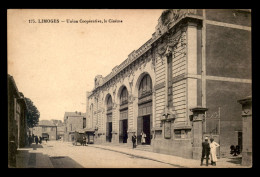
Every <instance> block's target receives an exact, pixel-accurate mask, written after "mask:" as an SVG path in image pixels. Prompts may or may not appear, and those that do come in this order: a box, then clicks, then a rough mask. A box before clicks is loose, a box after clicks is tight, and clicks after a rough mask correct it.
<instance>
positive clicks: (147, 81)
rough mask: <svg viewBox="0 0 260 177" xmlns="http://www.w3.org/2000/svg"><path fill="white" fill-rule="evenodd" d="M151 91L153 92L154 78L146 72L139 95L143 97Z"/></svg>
mask: <svg viewBox="0 0 260 177" xmlns="http://www.w3.org/2000/svg"><path fill="white" fill-rule="evenodd" d="M150 93H152V80H151V77H150V76H149V75H148V74H146V75H145V76H144V77H143V78H142V80H141V83H140V86H139V92H138V96H139V97H142V96H145V95H147V94H150Z"/></svg>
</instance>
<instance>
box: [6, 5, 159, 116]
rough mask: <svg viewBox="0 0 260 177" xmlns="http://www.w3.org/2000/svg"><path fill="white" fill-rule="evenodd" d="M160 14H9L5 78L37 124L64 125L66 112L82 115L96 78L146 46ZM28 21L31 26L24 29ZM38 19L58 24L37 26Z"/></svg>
mask: <svg viewBox="0 0 260 177" xmlns="http://www.w3.org/2000/svg"><path fill="white" fill-rule="evenodd" d="M162 11H163V10H160V9H155V10H151V9H149V10H148V9H146V10H116V9H113V10H111V9H110V10H108V9H107V10H104V9H102V10H101V9H99V10H98V9H96V10H94V9H92V10H90V9H88V10H72V9H70V10H57V9H56V10H55V9H53V10H46V9H41V10H39V9H38V10H36V9H34V10H33V9H30V10H26V9H19V10H15V9H12V10H8V12H7V33H8V34H7V35H8V42H7V49H8V51H7V55H8V59H7V61H8V74H10V75H12V76H13V77H14V80H15V82H16V85H17V87H18V90H19V91H20V92H22V93H23V94H24V96H25V97H27V98H30V99H31V100H32V101H33V103H34V105H35V106H36V107H37V108H38V110H39V112H40V120H50V119H57V120H63V116H64V113H65V112H75V111H78V112H84V113H85V112H86V92H87V91H91V90H92V89H93V88H94V79H95V76H96V75H102V76H103V77H105V76H106V75H108V74H109V73H110V72H111V71H112V69H113V68H114V67H115V66H116V65H119V64H120V63H122V62H123V61H124V60H125V59H127V56H128V55H129V54H130V53H131V52H132V51H133V50H136V49H138V48H139V47H141V45H143V44H144V43H145V42H146V41H148V40H149V39H150V38H151V37H152V34H153V33H154V32H155V27H156V25H157V23H158V19H159V17H160V15H161V13H162ZM32 19H33V20H34V21H35V22H36V23H29V20H30V22H32V21H33V20H32ZM42 19H56V21H57V20H59V23H39V22H41V21H42ZM67 19H68V20H70V21H78V22H79V20H80V19H82V20H100V21H104V19H105V20H107V23H88V24H87V23H67ZM109 19H113V20H122V21H123V22H122V23H109ZM62 21H64V22H62Z"/></svg>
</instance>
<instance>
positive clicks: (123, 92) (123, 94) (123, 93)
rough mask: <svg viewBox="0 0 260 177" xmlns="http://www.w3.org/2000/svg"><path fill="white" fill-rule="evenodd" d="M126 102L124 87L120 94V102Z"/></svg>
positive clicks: (126, 94) (126, 93)
mask: <svg viewBox="0 0 260 177" xmlns="http://www.w3.org/2000/svg"><path fill="white" fill-rule="evenodd" d="M127 103H128V91H127V89H126V87H124V88H123V90H122V91H121V94H120V104H121V105H122V104H127Z"/></svg>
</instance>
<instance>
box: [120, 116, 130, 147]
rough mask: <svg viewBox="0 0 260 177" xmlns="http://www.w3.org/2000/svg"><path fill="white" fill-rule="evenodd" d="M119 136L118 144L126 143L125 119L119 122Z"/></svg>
mask: <svg viewBox="0 0 260 177" xmlns="http://www.w3.org/2000/svg"><path fill="white" fill-rule="evenodd" d="M119 129H120V135H119V142H120V143H127V138H128V137H127V119H124V120H120V125H119Z"/></svg>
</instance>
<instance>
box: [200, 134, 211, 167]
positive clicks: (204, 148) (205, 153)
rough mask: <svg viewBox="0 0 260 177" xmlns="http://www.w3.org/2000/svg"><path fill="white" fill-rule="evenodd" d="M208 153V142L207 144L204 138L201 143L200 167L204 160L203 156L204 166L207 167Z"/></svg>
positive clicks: (206, 138)
mask: <svg viewBox="0 0 260 177" xmlns="http://www.w3.org/2000/svg"><path fill="white" fill-rule="evenodd" d="M209 153H210V146H209V142H208V137H205V141H204V142H203V143H202V155H201V163H200V166H202V165H203V160H204V158H205V156H206V166H208V163H209Z"/></svg>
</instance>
